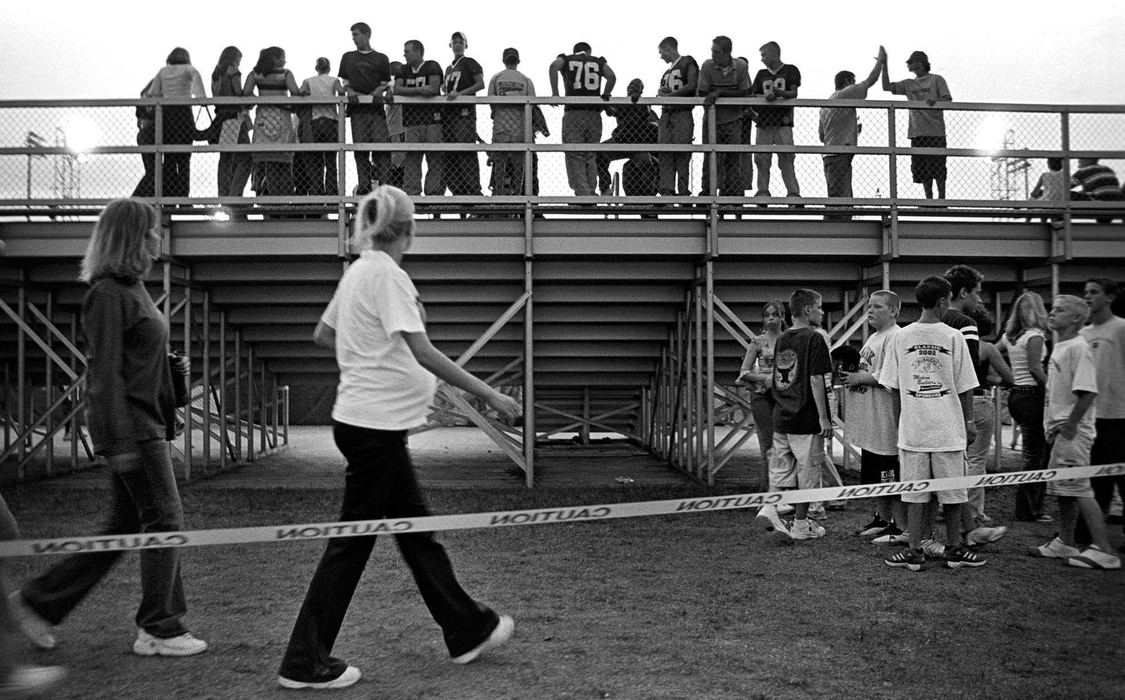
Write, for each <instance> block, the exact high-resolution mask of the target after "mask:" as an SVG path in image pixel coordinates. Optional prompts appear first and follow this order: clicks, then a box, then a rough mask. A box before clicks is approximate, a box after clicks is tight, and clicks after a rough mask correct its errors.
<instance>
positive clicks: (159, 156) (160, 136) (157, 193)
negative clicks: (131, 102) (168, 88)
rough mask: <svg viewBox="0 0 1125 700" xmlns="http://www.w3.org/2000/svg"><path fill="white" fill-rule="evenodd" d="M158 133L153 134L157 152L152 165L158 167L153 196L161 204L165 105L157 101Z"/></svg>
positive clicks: (154, 178) (162, 193) (153, 184)
mask: <svg viewBox="0 0 1125 700" xmlns="http://www.w3.org/2000/svg"><path fill="white" fill-rule="evenodd" d="M154 116H155V117H156V133H155V134H154V135H153V141H154V142H155V143H153V145H154V146H155V147H156V153H154V154H153V157H152V167H153V168H155V169H156V172H155V174H154V177H153V180H152V196H153V197H155V198H156V201H157V203H158V204H159V202H160V200H161V198H162V197H163V196H164V105H162V104H161V103H159V102H157V103H156V111H155V113H154Z"/></svg>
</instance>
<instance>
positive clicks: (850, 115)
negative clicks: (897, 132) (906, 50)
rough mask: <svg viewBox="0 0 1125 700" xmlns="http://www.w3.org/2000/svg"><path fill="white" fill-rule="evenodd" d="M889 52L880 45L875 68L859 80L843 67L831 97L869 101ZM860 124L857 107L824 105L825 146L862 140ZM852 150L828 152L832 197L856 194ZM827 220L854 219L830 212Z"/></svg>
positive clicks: (822, 136)
mask: <svg viewBox="0 0 1125 700" xmlns="http://www.w3.org/2000/svg"><path fill="white" fill-rule="evenodd" d="M886 59H887V51H886V49H884V48H883V47H882V46H880V47H879V54H878V56H877V57H876V59H875V67H874V68H872V69H871V73H870V74H868V76H867V77H866V78H864V79H863V80H861V81H859V82H858V83H857V82H856V81H855V73H852V72H851V71H849V70H842V71H840V72H839V73H837V74H836V91H835V92H833V93H832V94H831V95H830V96H829V97H828V99H830V100H865V99H867V91H868V90H869V89H870V88H871V86H872V85H874V84H875V81H876V80H878V79H879V73H880V72H881V71H882V69H883V62H884V61H885V60H886ZM859 130H860V124H859V122H858V120H857V119H856V112H855V107H821V108H820V128H819V132H820V142H821V143H823V144H824V145H825V146H855V145H856V144H857V143H858V142H859ZM853 158H854V154H852V153H825V154H824V181H825V183H826V184H827V185H828V196H829V197H849V198H850V197H852V196H853V194H852V159H853ZM824 218H825V219H850V218H851V217H850V216H839V215H827V216H825V217H824Z"/></svg>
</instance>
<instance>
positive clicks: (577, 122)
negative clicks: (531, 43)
mask: <svg viewBox="0 0 1125 700" xmlns="http://www.w3.org/2000/svg"><path fill="white" fill-rule="evenodd" d="M590 51H591V49H590V45H589V44H587V43H586V42H584V41H580V42H578V43H577V44H575V45H574V51H573V52H572V53H569V54H559V55H558V57H557V58H555V60H554V61H552V62H551V65H550V67H549V68H548V69H547V77H548V79H549V80H550V81H551V96H552V97H558V95H559V73H562V75H563V91H564V92H565V93H566V96H567V97H597V96H599V94H600V95H601V98H602V99H603V100H606V101H607V102H608V101H609V96H610V95H611V94H612V93H613V86H614V85H615V84H616V83H617V76H616V75H615V74H614V73H613V69H612V68H610V67H609V64H608V63H606V60H605V59H604V58H602V57H601V56H593V55H591V53H590ZM603 80H604V81H605V89H604V90H602V81H603ZM601 140H602V108H601V107H595V106H591V105H567V106H566V107H564V108H563V118H562V142H563V143H598V142H599V141H601ZM596 155H597V154H596V153H591V152H576V151H567V152H566V178H567V181H568V182H569V183H570V189H572V190H574V194H576V195H578V196H580V197H588V196H591V195H593V194H595V190H596V188H597V186H598V161H597V158H596Z"/></svg>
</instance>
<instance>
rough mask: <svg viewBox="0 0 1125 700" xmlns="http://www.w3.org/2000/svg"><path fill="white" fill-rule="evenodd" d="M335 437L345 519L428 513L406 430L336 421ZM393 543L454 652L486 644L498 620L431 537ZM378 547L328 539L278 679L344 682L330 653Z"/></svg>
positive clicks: (410, 536)
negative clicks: (342, 464)
mask: <svg viewBox="0 0 1125 700" xmlns="http://www.w3.org/2000/svg"><path fill="white" fill-rule="evenodd" d="M333 435H334V437H335V440H336V447H338V448H339V450H340V452H341V453H343V455H344V458H345V459H346V460H347V463H348V467H347V472H346V474H345V480H344V504H343V506H342V507H341V509H340V520H344V521H348V520H376V519H381V518H410V517H422V516H426V515H429V510H428V509H427V508H426V504H425V501H424V500H423V498H422V491H421V489H420V488H419V487H418V481H417V480H416V479H415V477H414V466H413V465H412V464H411V462H410V453H409V452H408V451H407V447H406V432H405V431H385V430H370V429H368V428H358V427H355V426H351V425H344V424H343V423H336V425H335V428H334V430H333ZM395 542H396V543H397V544H398V548H399V551H400V552H401V553H402V558H403V559H404V560H406V564H407V566H408V567H410V572H411V573H412V574H413V575H414V582H415V583H416V584H417V585H418V591H419V592H420V593H421V594H422V599H423V600H424V601H425V602H426V607H427V608H429V611H430V614H431V615H432V616H433V618H434V620H435V621H436V622H437V623H438V625H440V626H441V629H442V633H443V634H444V637H445V644H446V647H447V648H448V649H449V655H450V656H460V655H461V654H464V653H465V652H467V651H470V650H471V649H473V648H474V647H476V646H477V645H479V644H480V643H481V642H483V641H484V640H485V639H487V638H488V636H489V635H490V634H491V633H492V630H493V629H495V627H496V625H497V622H498V619H499V618H498V617H497V615H496V613H494V612H493V611H492V610H490V609H489V608H487V607H485V606H483V605H481V604H480V603H477V602H476V601H475V600H473V599H472V598H470V597H469V594H468V593H466V592H465V591H464V590H463V589H462V588H461V585H460V584H459V583H457V578H456V576H455V575H454V573H453V566H452V565H451V564H450V562H449V556H448V555H447V554H446V553H445V548H444V547H442V546H441V544H439V543H438V541H437V539H436V538H435V537H434V535H433V533H431V532H417V533H407V534H397V535H395ZM374 546H375V537H374V536H371V537H342V538H336V539H331V540H329V541H328V545H327V546H326V547H325V550H324V556H323V557H322V558H321V560H320V564H319V565H318V566H317V568H316V573H314V574H313V577H312V581H310V582H309V590H308V593H307V594H306V595H305V601H304V603H303V604H302V605H301V611H300V612H299V613H298V614H297V621H296V623H294V625H293V632H292V634H291V635H290V637H289V645H288V647H287V648H286V649H285V656H284V657H283V658H282V661H281V668H280V669H279V670H278V673H279V674H281V675H282V676H284V677H285V678H289V679H291V680H296V681H303V682H305V683H318V682H326V681H330V680H333V679H335V678H338V677H339V676H340V674H342V673H343V672H344V670H345V669H346V668H347V664H346V663H345V662H343V661H341V660H340V659H337V658H334V657H333V656H332V647H333V645H335V643H336V635H337V634H339V632H340V625H341V623H342V622H343V621H344V615H345V614H346V613H347V611H348V605H349V604H350V603H351V600H352V595H354V593H355V587H356V584H357V583H359V577H360V576H361V575H362V574H363V570H364V568H365V567H366V566H367V560H368V558H369V557H370V556H371V550H372V548H373V547H374Z"/></svg>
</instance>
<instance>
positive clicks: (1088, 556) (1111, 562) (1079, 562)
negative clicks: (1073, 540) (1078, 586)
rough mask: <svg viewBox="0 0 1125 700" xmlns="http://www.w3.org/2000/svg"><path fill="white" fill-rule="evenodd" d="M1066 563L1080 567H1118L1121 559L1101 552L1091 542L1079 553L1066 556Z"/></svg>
mask: <svg viewBox="0 0 1125 700" xmlns="http://www.w3.org/2000/svg"><path fill="white" fill-rule="evenodd" d="M1066 563H1067V564H1070V565H1071V566H1077V567H1078V568H1080V569H1120V568H1121V559H1119V558H1118V557H1116V556H1114V555H1112V554H1109V553H1108V552H1103V551H1102V550H1101V549H1100V548H1099V547H1098V546H1097V545H1096V544H1092V545H1090V546H1089V547H1087V548H1086V549H1083V550H1082V552H1081V553H1079V554H1076V555H1075V556H1072V557H1067V560H1066Z"/></svg>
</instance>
